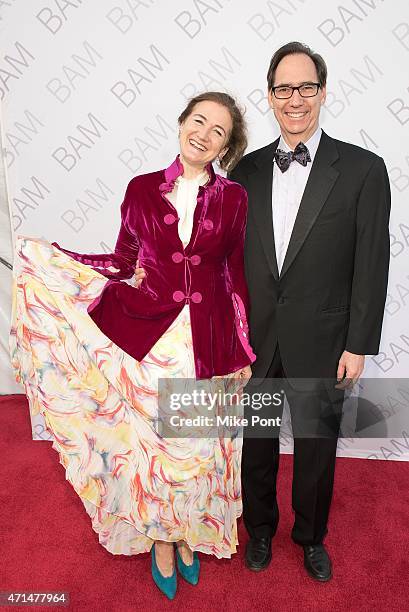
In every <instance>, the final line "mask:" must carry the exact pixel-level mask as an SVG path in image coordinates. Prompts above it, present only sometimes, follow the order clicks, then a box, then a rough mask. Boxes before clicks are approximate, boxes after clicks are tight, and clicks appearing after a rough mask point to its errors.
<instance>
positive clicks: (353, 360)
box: [335, 351, 365, 389]
mask: <svg viewBox="0 0 409 612" xmlns="http://www.w3.org/2000/svg"><path fill="white" fill-rule="evenodd" d="M364 364H365V355H355V354H354V353H349V352H348V351H344V352H343V353H342V355H341V359H340V360H339V363H338V370H337V380H338V382H339V384H338V385H335V387H336V388H337V389H352V387H353V386H354V385H355V384H356V383H357V381H358V380H359V377H360V376H361V374H362V372H363V369H364Z"/></svg>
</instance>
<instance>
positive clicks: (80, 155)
mask: <svg viewBox="0 0 409 612" xmlns="http://www.w3.org/2000/svg"><path fill="white" fill-rule="evenodd" d="M0 34H1V41H2V49H1V58H0V99H1V104H2V111H3V147H4V161H5V166H6V172H7V178H8V186H9V202H10V207H11V224H12V229H13V232H14V233H15V234H24V235H30V236H38V237H43V238H45V239H47V240H50V241H52V240H55V241H57V242H59V243H60V244H61V245H62V246H65V247H66V248H69V249H74V250H78V251H81V250H83V251H95V252H101V251H110V250H112V248H113V245H114V243H115V238H116V233H117V230H118V228H119V205H120V203H121V201H122V196H123V193H124V190H125V187H126V185H127V183H128V181H129V180H130V178H131V177H132V176H133V175H135V174H138V173H144V172H148V171H151V170H154V169H158V168H162V167H165V166H167V165H168V164H169V163H170V161H171V160H172V159H173V158H174V156H175V154H176V152H177V121H176V120H177V116H178V114H179V113H180V111H181V110H182V108H183V107H184V105H185V103H186V100H187V98H189V97H190V96H192V95H194V94H195V93H197V92H199V91H202V90H204V89H218V90H227V91H229V92H230V93H233V95H236V96H237V97H238V98H239V99H240V101H241V102H242V104H243V105H245V106H246V108H247V119H248V122H249V127H250V145H249V150H252V149H255V148H257V147H259V146H262V145H264V144H266V143H267V142H269V141H271V140H272V139H274V138H275V137H276V136H277V135H278V129H277V125H276V124H275V120H274V117H273V116H272V113H271V112H270V111H269V109H268V105H267V101H266V72H267V67H268V64H269V60H270V57H271V55H272V53H273V51H274V50H275V49H276V48H278V47H279V46H280V45H282V44H284V43H285V42H288V41H289V40H301V41H303V42H306V43H307V44H309V45H310V46H311V47H312V48H313V49H315V50H316V51H318V52H320V53H321V54H322V55H323V56H324V58H325V59H326V61H327V64H328V69H329V81H328V99H327V103H326V106H325V108H324V111H323V115H322V126H323V128H324V129H325V130H326V131H327V133H329V134H330V135H331V136H334V137H336V138H340V139H342V140H347V141H349V142H353V143H355V144H358V145H360V146H363V147H366V148H368V149H371V150H373V151H375V152H376V153H377V154H379V155H382V156H383V157H384V159H385V161H386V164H387V167H388V171H389V176H390V180H391V187H392V195H393V212H392V219H391V225H390V230H391V273H390V284H389V294H388V299H387V305H386V313H385V321H384V332H383V339H382V347H381V353H380V355H378V356H376V357H369V358H368V360H367V368H366V376H373V377H380V378H381V377H394V378H404V377H408V373H409V329H408V301H409V274H408V253H409V219H408V216H409V215H408V207H407V197H408V193H409V147H408V144H407V143H408V139H407V135H408V129H409V76H408V70H407V66H408V62H409V2H408V0H326V2H325V3H323V2H322V1H321V0H276V1H274V2H273V1H266V0H253V1H252V2H245V1H233V0H206V1H203V0H180V1H178V2H168V1H165V0H145V1H139V0H103V1H101V0H99V1H97V0H70V1H68V0H31V1H30V2H29V3H28V2H23V1H22V0H14V1H13V0H7V1H4V0H0ZM1 325H2V329H1V339H2V340H1V343H0V344H1V347H2V350H3V351H4V346H5V342H6V340H5V339H6V338H7V334H8V329H7V325H4V321H2V323H1ZM3 362H4V363H5V360H3V361H2V362H0V363H1V364H2V365H1V369H2V371H1V376H2V380H3V379H5V378H6V375H7V376H8V374H7V373H6V371H5V366H4V363H3ZM1 391H2V392H5V391H7V389H3V388H2V389H1ZM37 424H38V425H39V427H38V429H37V434H38V437H41V435H42V434H41V431H40V430H41V423H40V422H38V423H37ZM408 436H409V434H408V432H406V431H402V435H401V436H400V437H399V439H397V440H384V441H381V440H355V441H347V440H343V441H342V442H341V443H340V454H345V455H355V456H363V457H367V456H370V457H372V458H390V459H398V460H399V459H409V439H408ZM283 442H284V443H285V442H286V441H285V440H283ZM284 447H285V448H287V447H288V448H289V446H288V445H287V444H286V443H285V444H284Z"/></svg>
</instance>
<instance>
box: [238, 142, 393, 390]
mask: <svg viewBox="0 0 409 612" xmlns="http://www.w3.org/2000/svg"><path fill="white" fill-rule="evenodd" d="M277 145H278V140H276V141H275V142H273V143H272V144H269V145H267V146H266V147H263V148H262V149H258V150H257V151H253V152H252V153H250V154H248V155H246V156H245V157H244V158H243V159H242V160H241V161H240V162H239V164H238V165H237V166H236V168H235V169H234V170H233V172H232V173H231V175H230V177H231V178H232V179H233V180H235V181H237V182H239V183H241V184H242V185H243V186H244V187H245V188H246V190H247V193H248V198H249V208H248V219H247V233H246V243H245V267H246V276H247V282H248V287H249V291H250V301H251V311H250V335H251V343H252V346H253V349H254V352H255V353H256V355H257V360H256V361H255V363H254V364H253V376H254V377H264V376H265V374H266V372H267V370H268V368H269V365H270V363H271V361H272V357H273V355H274V351H275V349H276V345H277V342H278V344H279V347H280V353H281V358H282V363H283V367H284V370H285V373H286V375H287V376H289V377H295V378H309V377H318V378H320V377H324V378H331V377H334V376H336V371H337V366H338V361H339V358H340V356H341V354H342V352H343V351H344V350H347V351H350V352H351V353H356V354H361V355H367V354H377V353H378V350H379V341H380V336H381V329H382V320H383V312H384V305H385V299H386V289H387V279H388V267H389V231H388V222H389V213H390V187H389V180H388V175H387V172H386V168H385V164H384V161H383V159H382V158H381V157H378V156H377V155H375V154H374V153H371V152H369V151H367V150H365V149H362V148H360V147H357V146H354V145H351V144H348V143H346V142H342V141H339V140H335V139H333V138H330V137H329V136H328V135H327V134H325V133H324V132H322V135H321V140H320V143H319V147H318V150H317V153H316V155H315V158H314V162H313V165H312V168H311V172H310V175H309V178H308V182H307V185H306V188H305V191H304V194H303V197H302V200H301V204H300V208H299V211H298V214H297V218H296V221H295V225H294V229H293V232H292V235H291V239H290V243H289V246H288V249H287V253H286V256H285V259H284V263H283V267H282V270H281V274H280V275H279V274H278V269H277V261H276V255H275V245H274V232H273V222H272V170H273V155H274V152H275V150H276V148H277ZM293 163H297V162H293Z"/></svg>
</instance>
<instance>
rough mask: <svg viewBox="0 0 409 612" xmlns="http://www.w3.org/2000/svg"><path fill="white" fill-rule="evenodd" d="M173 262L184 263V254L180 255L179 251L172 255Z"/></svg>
mask: <svg viewBox="0 0 409 612" xmlns="http://www.w3.org/2000/svg"><path fill="white" fill-rule="evenodd" d="M172 260H173V261H174V262H175V263H180V262H181V261H183V254H182V253H178V252H177V251H176V252H175V253H173V255H172Z"/></svg>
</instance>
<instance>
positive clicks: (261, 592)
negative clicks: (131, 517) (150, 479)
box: [0, 395, 409, 612]
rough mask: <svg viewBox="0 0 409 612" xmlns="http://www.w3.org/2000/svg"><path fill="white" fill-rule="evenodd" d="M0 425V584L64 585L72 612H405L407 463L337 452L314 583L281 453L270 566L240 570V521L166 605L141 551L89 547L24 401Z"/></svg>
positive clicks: (84, 524)
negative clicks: (329, 570)
mask: <svg viewBox="0 0 409 612" xmlns="http://www.w3.org/2000/svg"><path fill="white" fill-rule="evenodd" d="M0 427H1V441H0V449H1V457H2V470H1V475H2V482H1V502H0V503H1V506H0V507H1V510H2V518H1V527H2V541H1V547H2V554H1V557H2V565H3V571H2V573H1V574H2V575H1V583H0V590H1V591H5V590H15V591H19V590H20V591H35V592H44V591H68V592H69V593H70V598H71V604H70V606H69V608H67V607H66V608H65V609H69V610H74V611H75V612H80V611H82V610H87V611H90V612H94V611H97V612H103V611H104V612H105V611H114V612H128V611H131V610H144V612H150V611H156V610H163V609H174V610H187V609H189V610H194V611H195V612H196V611H197V612H200V611H202V610H203V611H204V610H209V609H213V610H217V611H218V610H220V609H223V611H224V612H229V611H233V610H234V611H236V612H237V611H241V610H246V611H247V610H271V611H279V612H281V611H282V612H287V611H295V610H299V609H301V610H319V611H327V610H328V611H329V610H331V611H333V612H337V611H347V610H353V612H358V611H365V612H369V611H372V610H377V611H378V610H379V611H385V612H386V611H396V612H398V611H399V612H401V611H402V610H405V609H406V610H407V609H409V603H408V602H409V586H408V576H409V561H408V559H409V554H408V551H409V520H408V512H409V487H408V484H409V479H408V473H409V465H408V464H407V463H404V462H393V461H370V460H362V459H344V458H342V459H338V464H337V472H336V479H335V494H334V500H333V505H332V514H331V522H330V531H329V534H328V536H327V539H326V545H327V547H328V550H329V551H330V553H331V555H332V558H333V562H334V578H333V580H332V581H330V582H329V583H327V584H320V583H316V582H314V581H313V580H311V579H310V578H309V577H308V576H307V575H306V574H305V572H304V569H303V566H302V549H300V548H299V547H297V546H296V545H295V544H293V543H292V542H291V540H290V537H289V534H290V530H291V524H292V512H291V502H290V489H291V469H292V458H291V457H290V456H286V455H284V456H282V462H281V470H280V478H279V502H280V509H281V521H280V527H279V531H278V533H277V535H276V537H275V539H274V549H273V562H272V563H271V566H270V568H269V569H268V570H267V571H265V572H261V573H260V574H254V573H252V572H249V571H248V570H246V569H245V567H244V563H243V554H244V544H245V541H246V538H247V536H246V533H245V530H244V528H243V526H242V525H241V527H240V533H241V546H240V549H239V552H238V554H237V555H236V556H235V557H234V558H233V559H232V560H231V561H228V560H217V559H213V558H209V557H204V556H203V555H201V559H202V574H201V579H200V583H199V585H198V586H196V587H192V586H190V585H188V584H187V583H185V582H183V581H182V579H180V580H179V589H178V593H177V596H176V598H175V600H174V601H173V602H168V601H167V600H166V599H165V598H164V597H163V596H162V595H161V594H160V593H159V592H158V591H157V589H156V587H155V586H154V585H153V583H152V579H151V576H150V557H149V556H147V555H142V556H134V557H125V556H113V555H111V554H110V553H108V552H107V551H106V550H105V549H104V548H102V546H100V544H99V543H98V540H97V535H96V534H95V533H94V531H93V530H92V528H91V522H90V519H89V518H88V515H87V514H86V512H85V510H84V508H83V506H82V503H81V501H80V500H79V498H78V497H77V496H76V494H75V492H74V490H73V489H72V487H71V485H70V484H69V483H68V482H66V480H65V473H64V469H63V467H62V466H61V465H60V464H59V462H58V454H57V453H56V451H54V450H53V449H52V448H51V443H49V442H39V441H36V442H34V441H32V440H31V430H30V420H29V412H28V407H27V404H26V401H25V399H24V397H23V396H21V395H15V396H10V397H2V398H0ZM11 609H14V610H23V609H24V610H27V608H26V607H22V606H19V607H17V606H16V607H13V608H11ZM28 609H31V610H46V609H50V608H49V607H48V608H45V607H38V606H33V607H30V608H28ZM51 609H56V608H55V607H54V606H53V607H52V608H51ZM58 609H60V610H64V608H58Z"/></svg>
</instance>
